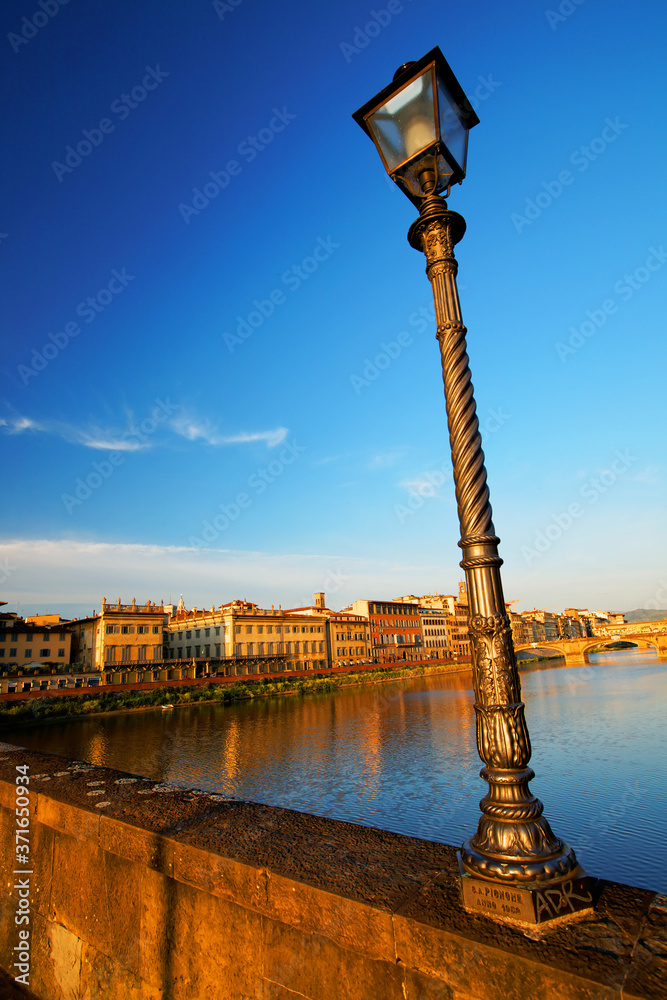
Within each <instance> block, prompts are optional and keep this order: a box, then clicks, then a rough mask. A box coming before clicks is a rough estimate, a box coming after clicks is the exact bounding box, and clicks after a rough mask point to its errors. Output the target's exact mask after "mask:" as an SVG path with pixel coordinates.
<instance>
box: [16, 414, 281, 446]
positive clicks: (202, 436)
mask: <svg viewBox="0 0 667 1000" xmlns="http://www.w3.org/2000/svg"><path fill="white" fill-rule="evenodd" d="M154 412H155V411H154ZM147 426H148V428H149V429H147ZM0 428H1V429H2V430H3V431H4V433H5V434H8V435H15V434H24V433H32V434H46V435H52V436H54V437H59V438H61V440H63V441H67V443H68V444H73V445H79V446H81V447H84V448H94V449H95V450H97V451H125V452H132V451H144V450H146V449H148V448H154V447H168V446H169V443H170V438H172V437H173V435H174V434H175V435H177V436H178V437H181V438H185V439H186V440H187V441H202V442H204V443H206V444H209V445H214V446H219V447H221V446H225V445H234V444H251V443H253V442H257V441H260V442H264V443H265V444H266V446H267V448H275V447H276V446H277V445H279V444H282V442H283V441H284V440H285V438H286V437H287V434H288V429H287V428H286V427H276V428H275V429H273V430H268V431H240V432H238V433H236V434H228V435H225V434H221V433H220V432H219V431H218V430H217V429H216V428H215V427H214V426H213V425H212V424H211V422H210V421H208V420H206V419H205V418H200V417H196V416H192V415H187V414H185V413H180V414H179V415H178V416H176V417H175V418H173V419H172V420H170V421H169V422H167V423H165V424H164V425H163V426H161V427H159V428H158V424H157V423H156V421H154V420H151V419H149V420H147V421H146V420H144V421H142V422H139V421H138V420H137V421H135V420H134V418H133V417H132V416H131V415H128V418H127V426H126V427H125V428H123V429H119V428H109V427H100V426H97V425H95V424H90V425H88V426H76V425H74V424H69V423H67V422H65V421H62V420H33V419H32V418H30V417H25V416H21V415H13V416H10V417H8V418H4V417H3V418H0ZM158 429H159V430H160V433H159V434H156V433H155V431H156V430H158Z"/></svg>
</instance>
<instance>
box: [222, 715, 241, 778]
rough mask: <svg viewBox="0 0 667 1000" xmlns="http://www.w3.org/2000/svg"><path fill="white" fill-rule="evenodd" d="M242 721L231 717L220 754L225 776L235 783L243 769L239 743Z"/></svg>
mask: <svg viewBox="0 0 667 1000" xmlns="http://www.w3.org/2000/svg"><path fill="white" fill-rule="evenodd" d="M240 729H241V726H240V723H239V720H238V719H230V720H229V723H228V725H227V726H226V728H225V734H224V743H223V746H222V751H221V754H220V756H221V757H222V763H223V768H224V772H225V778H226V780H227V782H231V783H233V784H234V785H236V783H237V779H238V776H239V773H240V771H241V766H240V761H239V744H240V740H241V733H240Z"/></svg>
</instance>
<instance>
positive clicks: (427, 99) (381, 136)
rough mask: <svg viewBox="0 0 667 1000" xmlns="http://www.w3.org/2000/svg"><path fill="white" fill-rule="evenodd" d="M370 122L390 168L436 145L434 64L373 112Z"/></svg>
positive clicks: (369, 124)
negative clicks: (433, 85) (432, 67)
mask: <svg viewBox="0 0 667 1000" xmlns="http://www.w3.org/2000/svg"><path fill="white" fill-rule="evenodd" d="M367 122H368V127H369V129H370V130H371V132H372V134H373V138H374V139H375V141H376V143H377V145H378V146H379V147H380V149H381V151H382V154H383V156H384V158H385V161H386V164H387V170H388V171H389V172H391V171H392V170H395V169H396V167H398V166H399V165H400V164H401V163H404V162H405V160H408V159H410V158H411V157H413V156H415V155H416V154H417V153H419V152H420V150H422V149H426V148H427V147H428V146H431V145H433V143H434V142H435V141H436V139H437V135H436V130H435V110H434V107H433V87H432V69H431V66H429V67H428V68H427V69H426V70H425V71H424V72H423V73H422V74H421V75H420V76H418V77H417V78H416V79H415V80H412V81H411V82H410V83H409V84H407V86H406V87H404V88H403V89H402V90H400V91H399V92H398V94H395V95H394V96H393V97H391V98H390V99H389V100H388V101H386V102H385V103H384V104H382V105H381V106H380V107H379V108H378V109H377V110H376V111H374V112H373V113H372V114H371V115H369V117H368V119H367Z"/></svg>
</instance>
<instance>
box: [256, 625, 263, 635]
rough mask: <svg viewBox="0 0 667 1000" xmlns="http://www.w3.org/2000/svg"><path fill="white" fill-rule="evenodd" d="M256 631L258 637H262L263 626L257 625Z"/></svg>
mask: <svg viewBox="0 0 667 1000" xmlns="http://www.w3.org/2000/svg"><path fill="white" fill-rule="evenodd" d="M257 631H258V632H259V634H260V635H262V633H263V632H264V626H263V625H258V626H257Z"/></svg>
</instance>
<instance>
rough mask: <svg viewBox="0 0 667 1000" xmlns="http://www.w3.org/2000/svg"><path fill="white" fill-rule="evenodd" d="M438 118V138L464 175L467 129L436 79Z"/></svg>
mask: <svg viewBox="0 0 667 1000" xmlns="http://www.w3.org/2000/svg"><path fill="white" fill-rule="evenodd" d="M438 118H439V124H440V138H441V139H442V141H443V142H444V144H445V146H446V147H447V149H448V151H449V153H451V155H452V156H453V158H454V161H455V164H456V166H457V167H459V169H460V170H461V172H462V173H463V174H464V175H465V171H466V153H467V149H468V130H467V129H466V128H465V127H464V126H463V125H462V123H461V119H460V117H459V109H458V107H457V105H456V103H455V102H454V101H453V100H452V98H451V96H450V94H449V91H448V90H447V88H446V87H445V85H444V84H443V82H442V81H441V80H438Z"/></svg>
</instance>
